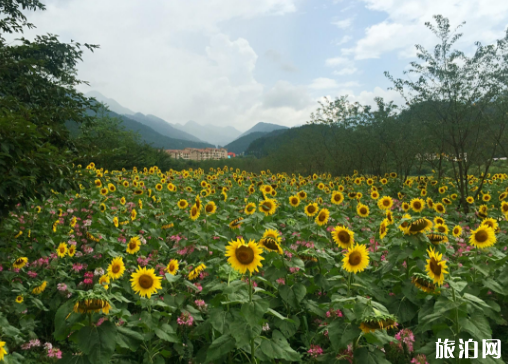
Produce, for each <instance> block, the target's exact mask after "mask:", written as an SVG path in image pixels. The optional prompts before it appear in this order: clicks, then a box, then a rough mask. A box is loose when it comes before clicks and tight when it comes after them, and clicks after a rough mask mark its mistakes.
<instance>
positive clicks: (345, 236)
mask: <svg viewBox="0 0 508 364" xmlns="http://www.w3.org/2000/svg"><path fill="white" fill-rule="evenodd" d="M338 237H339V240H340V241H341V242H342V243H344V244H349V242H350V241H351V236H349V233H348V232H347V231H341V232H340V233H339V235H338Z"/></svg>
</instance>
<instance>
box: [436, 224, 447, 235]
mask: <svg viewBox="0 0 508 364" xmlns="http://www.w3.org/2000/svg"><path fill="white" fill-rule="evenodd" d="M437 231H439V232H440V233H444V232H445V231H446V228H445V227H444V226H438V228H437Z"/></svg>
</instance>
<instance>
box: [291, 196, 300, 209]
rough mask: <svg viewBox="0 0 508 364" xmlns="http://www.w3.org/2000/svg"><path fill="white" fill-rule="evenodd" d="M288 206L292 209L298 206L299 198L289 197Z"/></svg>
mask: <svg viewBox="0 0 508 364" xmlns="http://www.w3.org/2000/svg"><path fill="white" fill-rule="evenodd" d="M289 204H290V205H291V206H293V207H297V206H298V205H299V204H300V198H299V197H298V196H297V195H294V196H289Z"/></svg>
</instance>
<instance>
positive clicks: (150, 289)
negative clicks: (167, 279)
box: [130, 266, 162, 298]
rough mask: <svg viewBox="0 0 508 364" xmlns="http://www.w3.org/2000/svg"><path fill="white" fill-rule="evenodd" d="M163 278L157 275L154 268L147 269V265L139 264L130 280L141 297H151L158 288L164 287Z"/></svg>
mask: <svg viewBox="0 0 508 364" xmlns="http://www.w3.org/2000/svg"><path fill="white" fill-rule="evenodd" d="M161 279H162V277H157V276H156V275H155V272H154V269H153V268H151V269H146V267H143V268H141V267H140V266H138V269H137V270H136V271H135V272H134V273H132V274H131V279H130V281H131V282H132V283H131V286H132V289H133V290H134V292H136V293H137V294H139V295H140V296H141V297H143V296H145V297H146V298H150V297H151V296H152V294H155V293H156V292H157V290H158V289H162V285H161Z"/></svg>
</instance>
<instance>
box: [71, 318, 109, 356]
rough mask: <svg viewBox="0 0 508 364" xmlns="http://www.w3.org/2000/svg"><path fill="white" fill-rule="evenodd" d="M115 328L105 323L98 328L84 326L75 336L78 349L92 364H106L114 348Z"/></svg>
mask: <svg viewBox="0 0 508 364" xmlns="http://www.w3.org/2000/svg"><path fill="white" fill-rule="evenodd" d="M116 334H117V331H116V326H115V325H114V324H113V323H111V322H110V321H105V322H104V323H103V324H102V325H101V326H99V327H90V326H85V327H84V328H82V329H81V330H79V332H78V334H77V344H78V348H79V349H80V350H81V351H82V352H83V353H84V354H86V355H87V358H88V359H89V360H90V361H91V362H92V363H94V364H102V363H104V364H108V363H109V359H110V358H111V356H112V355H113V353H114V351H115V346H116Z"/></svg>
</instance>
